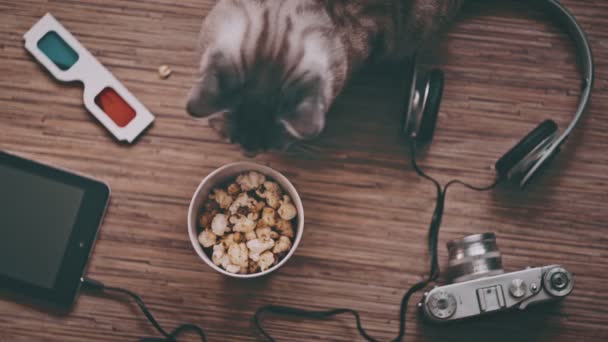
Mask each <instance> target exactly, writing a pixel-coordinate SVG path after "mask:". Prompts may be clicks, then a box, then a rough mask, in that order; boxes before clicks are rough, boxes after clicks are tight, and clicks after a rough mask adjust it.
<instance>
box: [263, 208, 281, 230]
mask: <svg viewBox="0 0 608 342" xmlns="http://www.w3.org/2000/svg"><path fill="white" fill-rule="evenodd" d="M275 216H276V211H275V210H274V209H272V208H270V207H266V208H264V210H262V218H261V219H260V223H259V224H260V225H263V226H262V227H272V226H274V225H276V224H277V221H276V220H275Z"/></svg>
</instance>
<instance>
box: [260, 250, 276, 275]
mask: <svg viewBox="0 0 608 342" xmlns="http://www.w3.org/2000/svg"><path fill="white" fill-rule="evenodd" d="M273 264H274V254H272V252H271V251H267V252H264V253H263V254H262V255H260V260H259V261H258V266H259V267H260V270H261V271H262V272H264V271H266V270H267V269H269V268H270V267H271V266H272V265H273Z"/></svg>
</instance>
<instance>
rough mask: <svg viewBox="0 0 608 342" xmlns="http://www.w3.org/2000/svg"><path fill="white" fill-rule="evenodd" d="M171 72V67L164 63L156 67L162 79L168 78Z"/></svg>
mask: <svg viewBox="0 0 608 342" xmlns="http://www.w3.org/2000/svg"><path fill="white" fill-rule="evenodd" d="M172 73H173V70H171V68H170V67H169V66H168V65H166V64H163V65H161V66H159V67H158V76H159V77H160V78H162V79H166V78H169V76H171V74H172Z"/></svg>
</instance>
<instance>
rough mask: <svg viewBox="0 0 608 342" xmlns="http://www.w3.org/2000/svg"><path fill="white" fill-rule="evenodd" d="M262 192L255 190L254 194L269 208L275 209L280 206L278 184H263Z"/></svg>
mask: <svg viewBox="0 0 608 342" xmlns="http://www.w3.org/2000/svg"><path fill="white" fill-rule="evenodd" d="M263 189H264V190H265V191H264V192H262V191H261V190H256V192H255V193H256V194H257V195H258V196H259V197H260V198H264V199H265V200H266V203H267V204H268V206H269V207H271V208H273V209H277V208H278V207H279V205H281V188H280V187H279V184H277V183H275V182H264V185H263Z"/></svg>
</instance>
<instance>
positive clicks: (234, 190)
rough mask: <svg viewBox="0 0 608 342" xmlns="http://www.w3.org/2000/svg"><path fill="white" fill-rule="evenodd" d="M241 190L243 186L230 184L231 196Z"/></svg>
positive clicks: (229, 192) (229, 191)
mask: <svg viewBox="0 0 608 342" xmlns="http://www.w3.org/2000/svg"><path fill="white" fill-rule="evenodd" d="M239 192H241V187H240V186H239V185H238V184H236V183H232V184H230V185H228V194H229V195H230V196H236V195H238V194H239Z"/></svg>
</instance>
